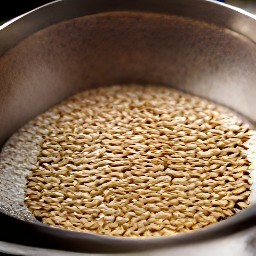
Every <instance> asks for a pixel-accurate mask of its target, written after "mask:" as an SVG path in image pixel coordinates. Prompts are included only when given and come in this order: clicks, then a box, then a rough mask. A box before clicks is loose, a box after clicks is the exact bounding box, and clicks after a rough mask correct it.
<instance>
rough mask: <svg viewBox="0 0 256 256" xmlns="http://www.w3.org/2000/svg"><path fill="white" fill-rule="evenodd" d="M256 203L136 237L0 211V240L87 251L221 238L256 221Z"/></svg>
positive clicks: (118, 250)
mask: <svg viewBox="0 0 256 256" xmlns="http://www.w3.org/2000/svg"><path fill="white" fill-rule="evenodd" d="M255 218H256V205H253V206H251V207H250V208H248V209H246V210H244V211H243V212H241V213H239V214H237V215H235V216H233V217H230V218H229V219H227V220H224V221H221V222H219V223H216V224H213V225H211V226H209V227H206V228H203V229H200V230H196V231H193V232H189V233H182V234H178V235H175V236H172V237H159V238H147V239H134V238H122V237H111V236H103V235H97V234H90V233H81V232H76V231H69V230H62V229H57V228H53V227H50V226H48V225H45V224H42V223H40V224H34V223H28V222H25V221H21V220H18V219H15V218H12V217H9V216H6V215H4V214H2V213H0V221H1V230H2V231H1V233H0V241H5V242H8V243H11V244H20V245H24V246H31V247H35V248H36V247H38V248H45V249H57V250H66V251H72V252H87V253H106V254H108V253H112V254H115V253H135V252H137V253H139V252H146V251H151V250H159V249H167V248H174V247H177V246H185V245H191V244H195V245H196V244H197V245H199V244H200V243H203V242H206V241H213V240H217V239H222V238H224V237H228V236H232V235H236V234H238V233H239V232H242V231H244V230H247V229H250V228H252V227H254V226H255V225H256V222H255Z"/></svg>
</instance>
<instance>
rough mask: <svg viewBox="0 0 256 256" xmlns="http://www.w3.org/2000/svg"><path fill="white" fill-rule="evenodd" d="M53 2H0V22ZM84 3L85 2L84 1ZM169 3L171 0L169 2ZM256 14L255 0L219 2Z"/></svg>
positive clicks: (35, 0)
mask: <svg viewBox="0 0 256 256" xmlns="http://www.w3.org/2000/svg"><path fill="white" fill-rule="evenodd" d="M52 1H53V0H16V1H13V0H0V22H3V21H6V20H9V19H11V18H13V17H16V16H18V15H20V14H23V13H25V12H27V11H30V10H32V9H34V8H36V7H38V6H41V5H43V4H46V3H49V2H52ZM69 1H72V0H69ZM84 1H86V0H84ZM169 1H171V0H169ZM219 1H220V2H226V3H228V4H233V5H235V6H239V7H242V8H244V9H246V10H248V11H251V12H253V13H255V14H256V0H219Z"/></svg>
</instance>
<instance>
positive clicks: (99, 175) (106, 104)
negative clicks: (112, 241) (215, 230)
mask: <svg viewBox="0 0 256 256" xmlns="http://www.w3.org/2000/svg"><path fill="white" fill-rule="evenodd" d="M46 115H47V123H48V126H47V127H46V126H45V123H44V126H43V127H44V132H43V135H42V139H41V141H40V142H39V143H38V144H39V146H40V150H39V154H38V156H37V163H36V166H35V167H34V168H33V170H32V172H31V174H30V175H28V177H27V186H26V191H25V192H26V198H25V204H26V205H27V207H28V208H29V210H30V211H31V212H32V213H33V215H34V216H35V217H36V218H38V219H40V220H41V221H42V222H43V223H45V224H48V225H51V226H54V227H58V228H65V229H70V230H75V231H81V232H91V233H97V234H102V235H113V236H122V237H148V236H170V235H174V234H177V233H180V232H188V231H191V230H194V229H198V228H202V227H205V226H208V225H210V224H212V223H216V222H218V221H219V220H222V219H225V218H227V217H230V216H232V215H234V214H235V213H236V212H237V211H240V210H242V209H245V208H247V207H248V206H249V196H250V195H251V193H250V187H251V185H250V182H249V181H250V180H251V177H250V176H249V174H250V171H251V170H252V169H253V165H252V164H251V162H253V159H254V158H253V153H254V152H255V151H254V150H252V149H251V148H252V146H254V145H255V132H254V131H252V130H251V129H249V128H248V126H246V125H244V124H243V123H242V122H241V120H240V119H239V118H238V117H237V116H236V115H234V114H233V113H232V112H230V111H229V110H227V109H225V108H223V107H221V106H218V105H215V104H214V103H211V102H209V101H206V100H203V99H201V98H198V97H195V96H191V95H188V94H185V93H182V92H180V91H177V90H174V89H169V88H167V87H161V86H147V87H143V86H137V85H131V86H111V87H108V88H98V89H93V90H88V91H85V92H82V93H79V94H77V95H74V96H72V97H71V98H69V99H67V100H65V101H63V102H62V103H60V104H59V105H57V106H55V107H54V108H52V109H51V110H49V111H48V112H47V113H45V114H43V115H41V116H40V117H38V118H37V119H36V120H38V121H37V122H36V123H33V126H31V127H30V126H27V130H29V129H35V125H36V126H37V128H38V129H41V130H42V125H41V123H40V122H42V120H43V118H44V116H46ZM42 124H43V122H42ZM246 143H247V144H246ZM248 143H249V144H248ZM37 146H38V145H37ZM248 150H251V151H250V152H249V151H248ZM248 152H249V153H248ZM251 183H252V182H251Z"/></svg>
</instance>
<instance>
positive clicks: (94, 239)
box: [0, 0, 256, 252]
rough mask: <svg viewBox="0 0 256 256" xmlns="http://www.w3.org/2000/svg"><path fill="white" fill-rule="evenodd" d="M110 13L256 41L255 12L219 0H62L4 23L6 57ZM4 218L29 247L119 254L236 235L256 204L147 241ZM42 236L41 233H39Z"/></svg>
mask: <svg viewBox="0 0 256 256" xmlns="http://www.w3.org/2000/svg"><path fill="white" fill-rule="evenodd" d="M177 6H178V7H177ZM209 6H210V7H211V8H209ZM223 7H224V8H223ZM110 11H140V12H141V11H144V12H157V13H163V14H176V15H183V16H185V17H190V18H196V19H199V20H202V21H206V22H210V23H214V24H216V25H219V26H222V27H224V28H227V29H232V30H234V31H236V32H238V33H240V34H243V35H245V36H246V37H248V38H250V39H251V40H253V41H254V42H256V20H255V18H254V17H253V16H252V15H251V14H249V13H247V12H245V11H243V10H241V9H239V8H235V7H230V6H228V5H226V4H222V3H217V2H213V1H212V0H207V1H205V0H172V1H167V0H159V1H154V0H136V1H131V0H113V1H111V2H110V1H109V0H88V1H84V0H74V1H69V0H57V1H55V2H52V3H49V4H46V5H44V6H42V7H39V8H37V9H35V10H33V11H30V12H28V13H26V14H23V15H21V16H19V17H17V18H15V19H13V20H11V21H10V22H7V23H5V24H4V25H3V26H1V27H0V29H1V30H0V38H1V40H0V55H1V54H4V53H5V52H6V51H7V50H9V49H10V48H12V47H13V46H14V45H16V44H17V43H18V42H20V41H21V40H22V39H24V38H25V37H27V36H29V35H31V34H33V33H35V32H36V31H38V30H40V29H43V28H45V27H47V26H50V25H52V24H55V23H58V22H61V21H64V20H68V19H72V18H75V17H79V16H83V15H90V14H96V13H101V12H110ZM241 24H242V25H241ZM0 217H1V218H0V219H1V221H3V222H2V223H3V224H4V228H3V230H4V231H2V232H1V233H2V234H0V239H1V240H3V241H11V242H14V243H20V244H26V243H27V245H29V246H37V245H39V246H42V247H45V248H48V245H46V244H44V243H43V241H42V238H44V237H50V239H52V245H50V247H53V248H54V247H56V240H55V239H62V243H63V246H64V247H65V246H66V248H65V249H69V250H76V251H91V250H92V248H89V247H88V244H90V243H91V244H92V245H91V246H92V247H93V246H94V248H93V249H94V250H95V248H96V250H98V251H103V250H104V252H105V248H104V246H106V245H107V246H108V248H109V250H111V251H115V252H118V251H127V250H128V251H139V250H146V249H147V250H150V249H152V248H153V247H154V248H156V247H157V248H160V247H169V246H176V245H179V244H184V243H195V242H197V243H198V242H201V241H207V240H209V239H217V238H220V237H222V236H227V235H231V234H232V233H236V232H239V231H241V230H245V229H246V228H249V227H252V226H253V225H255V224H256V222H255V218H256V206H255V205H254V206H252V207H250V208H249V209H247V210H245V211H243V212H242V213H241V214H238V215H237V216H234V217H231V218H230V219H228V220H225V221H223V222H221V223H217V224H215V225H213V226H211V227H208V228H206V229H202V230H199V231H194V232H193V233H188V234H180V235H177V236H175V237H170V238H153V239H152V238H151V239H145V240H134V239H123V238H115V237H103V236H99V235H91V234H83V233H78V232H73V231H65V230H59V229H54V228H51V227H48V226H45V225H43V224H40V225H38V224H37V225H35V224H31V223H26V222H23V221H20V220H17V219H14V218H11V217H8V216H6V215H3V214H1V216H0ZM10 227H12V228H10ZM14 230H15V231H14ZM16 231H17V232H16ZM36 234H39V236H38V237H37V235H36ZM85 239H87V241H88V243H87V244H85V243H83V242H82V241H84V240H85ZM81 242H82V243H81ZM79 243H80V244H79ZM95 245H96V247H95Z"/></svg>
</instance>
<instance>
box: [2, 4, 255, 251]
mask: <svg viewBox="0 0 256 256" xmlns="http://www.w3.org/2000/svg"><path fill="white" fill-rule="evenodd" d="M77 17H78V18H77ZM74 18H75V19H74ZM63 21H64V22H63ZM255 32H256V22H255V19H254V18H252V17H250V15H249V14H247V13H245V12H243V11H242V10H238V9H234V8H231V7H228V6H226V5H223V4H219V3H215V2H214V3H213V2H212V1H205V0H172V1H168V0H136V1H128V0H88V1H84V0H72V1H71V0H70V1H69V0H63V1H56V2H54V3H52V4H48V5H46V6H44V7H42V8H38V9H37V10H35V11H33V12H31V13H29V14H26V15H24V16H22V17H20V18H17V19H16V20H14V21H12V22H10V23H9V24H4V25H3V26H2V27H1V30H0V38H1V40H0V55H1V57H0V120H1V125H0V145H2V144H3V143H4V141H6V139H7V138H8V137H9V136H10V135H11V134H12V133H13V132H14V131H16V130H17V129H18V128H19V127H20V126H22V125H23V124H24V123H26V122H27V121H28V120H30V119H31V118H33V117H34V116H35V115H37V114H39V113H41V112H43V111H45V110H46V109H48V108H49V107H50V106H52V105H54V104H56V103H57V102H59V101H60V100H62V99H64V98H65V97H67V96H69V95H71V94H73V93H76V92H78V91H81V90H83V89H86V88H91V87H95V86H105V85H109V84H113V83H130V82H137V83H142V84H146V83H160V84H168V85H172V86H173V87H176V88H179V89H182V90H185V91H188V92H191V93H194V94H197V95H200V96H203V97H206V98H209V99H211V100H214V101H216V102H219V103H222V104H224V105H226V106H229V107H231V108H233V109H234V110H236V111H238V112H239V113H241V114H243V115H244V116H246V117H248V118H249V119H251V120H252V122H255V121H256V111H255V108H256V102H255V95H256V88H255V86H254V85H255V81H256V72H255V70H256V46H255V42H256V33H255ZM17 182H18V181H17ZM14 186H15V184H14ZM6 193H9V194H8V196H9V197H11V198H14V200H15V190H14V192H13V191H9V192H8V191H6ZM12 193H14V194H12ZM0 203H1V204H3V202H0ZM8 207H9V208H10V207H11V206H10V205H8ZM15 210H17V209H11V210H9V213H8V214H7V215H6V214H3V213H1V215H0V223H1V225H2V226H4V225H5V228H4V229H3V230H4V232H0V240H1V241H3V242H2V243H1V242H0V250H2V251H6V252H10V253H20V254H23V255H58V253H59V255H63V254H60V253H61V252H57V251H52V250H51V251H48V250H47V249H36V248H37V247H41V248H52V249H58V250H70V251H77V252H78V251H80V252H84V255H97V254H101V255H104V254H106V253H112V254H114V253H117V255H125V254H130V255H216V254H221V255H246V256H247V255H253V254H252V253H253V250H254V247H255V232H254V231H255V230H254V228H253V226H254V225H255V224H256V206H255V205H253V206H252V207H251V208H249V209H247V210H245V211H243V212H241V213H240V214H238V215H237V216H234V217H232V218H230V219H228V220H226V221H222V222H221V223H218V224H215V225H212V226H210V227H209V228H205V229H202V230H200V231H195V232H192V233H188V234H181V235H177V236H175V237H171V238H156V239H145V240H133V239H121V238H113V237H102V236H97V235H90V234H82V233H78V232H71V231H64V230H59V229H53V228H50V227H48V226H46V225H43V224H34V223H28V222H24V221H21V220H19V219H17V218H19V217H18V213H17V212H16V215H15V214H13V212H15ZM13 216H15V217H16V218H13ZM10 227H12V228H10ZM10 244H12V245H10ZM15 244H21V245H25V247H23V246H17V245H15ZM29 246H30V247H29ZM15 250H16V251H15ZM68 255H71V253H68Z"/></svg>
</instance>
